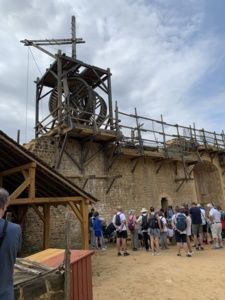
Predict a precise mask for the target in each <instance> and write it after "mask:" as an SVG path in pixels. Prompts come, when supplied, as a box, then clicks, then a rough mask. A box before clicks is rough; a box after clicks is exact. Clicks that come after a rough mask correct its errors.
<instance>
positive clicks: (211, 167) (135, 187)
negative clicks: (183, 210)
mask: <svg viewBox="0 0 225 300" xmlns="http://www.w3.org/2000/svg"><path fill="white" fill-rule="evenodd" d="M56 147H57V143H56V140H55V138H53V137H41V138H39V139H36V140H33V141H31V142H30V143H29V144H27V145H26V148H27V149H28V150H30V151H31V152H33V153H34V154H36V155H37V156H38V157H39V158H40V159H42V160H43V161H45V162H46V163H47V164H49V165H50V166H51V167H54V165H55V153H56ZM100 147H101V144H98V143H94V142H93V143H91V144H89V152H88V157H91V156H92V155H93V154H94V153H97V154H96V156H95V157H94V158H93V159H92V160H90V162H89V163H87V164H86V165H85V167H84V170H83V172H82V171H81V170H80V169H79V168H78V166H77V165H76V164H75V163H73V162H72V160H71V159H70V158H69V156H68V155H66V154H65V153H64V154H63V157H62V160H61V163H60V168H59V172H60V173H62V174H63V175H64V176H65V177H67V178H68V179H70V180H71V181H72V182H74V183H76V184H77V185H79V186H80V187H81V188H82V187H83V186H84V183H85V180H86V179H85V178H87V176H90V175H94V176H95V177H100V178H99V179H98V178H89V179H88V180H87V181H86V184H85V190H86V191H87V192H90V193H91V194H93V195H94V196H95V197H96V198H98V199H99V200H100V201H99V202H98V203H97V204H96V206H95V209H96V210H98V211H99V213H100V215H101V216H102V217H103V218H104V219H105V220H106V222H107V223H109V222H110V221H111V219H112V215H113V211H114V208H115V207H116V206H118V205H121V206H122V207H123V209H124V211H125V213H127V212H128V210H129V209H130V208H133V209H135V210H136V212H137V213H139V212H140V209H141V208H142V207H146V208H147V209H149V207H150V206H154V207H155V208H156V209H159V208H160V207H161V199H162V198H166V199H167V201H168V205H173V206H175V205H177V204H181V203H191V202H192V201H193V200H194V201H198V202H203V203H207V202H209V201H214V202H215V203H217V204H220V205H221V206H224V179H223V171H222V169H221V167H220V165H219V161H218V159H217V157H215V158H214V159H213V160H212V159H211V158H210V157H209V156H208V155H207V153H206V154H204V155H203V156H202V159H201V160H202V161H201V162H199V163H198V164H196V165H195V166H194V169H193V172H192V174H191V176H192V180H188V181H185V182H184V184H183V185H182V186H181V188H180V189H179V191H176V189H177V187H178V186H179V184H180V181H176V179H179V178H184V175H185V174H184V172H185V171H184V168H183V164H182V162H174V161H172V160H165V161H164V163H163V164H162V166H161V168H160V170H159V171H158V172H156V170H157V169H158V166H159V163H158V162H156V161H154V160H153V159H151V158H150V157H145V158H143V157H141V158H138V163H137V166H136V168H135V171H134V172H132V171H131V170H132V165H133V161H132V160H131V157H128V156H125V155H120V156H118V158H117V159H115V161H114V162H113V164H112V166H111V168H110V169H109V170H108V171H106V169H107V168H106V165H107V161H108V157H107V154H106V152H105V151H103V150H102V151H99V152H97V151H98V150H99V149H100ZM66 151H67V152H68V153H69V154H70V156H71V157H73V158H74V159H75V160H77V161H80V158H81V144H80V143H79V141H78V140H76V139H69V141H68V142H67V146H66ZM110 176H118V178H116V179H115V180H114V183H113V185H112V186H111V189H110V190H109V186H110V184H111V182H112V178H113V177H110ZM119 176H121V177H119ZM107 191H108V193H107ZM66 209H67V208H66V207H62V206H59V207H53V208H52V209H51V222H52V223H51V245H50V246H52V247H62V246H63V243H64V215H65V211H66ZM71 224H72V246H73V247H79V245H80V241H81V238H80V227H79V222H78V221H77V220H76V219H75V217H74V215H73V214H71ZM41 232H42V224H41V221H40V220H39V219H38V217H37V215H35V213H34V212H33V211H32V209H30V210H29V212H28V214H27V218H26V225H25V229H24V246H25V247H27V246H28V245H29V248H30V249H32V250H38V249H40V248H41V239H42V234H41Z"/></svg>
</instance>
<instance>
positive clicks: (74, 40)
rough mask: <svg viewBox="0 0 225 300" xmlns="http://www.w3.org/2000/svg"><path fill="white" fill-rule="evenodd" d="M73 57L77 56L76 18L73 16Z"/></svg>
mask: <svg viewBox="0 0 225 300" xmlns="http://www.w3.org/2000/svg"><path fill="white" fill-rule="evenodd" d="M72 58H74V59H76V58H77V53H76V18H75V16H72Z"/></svg>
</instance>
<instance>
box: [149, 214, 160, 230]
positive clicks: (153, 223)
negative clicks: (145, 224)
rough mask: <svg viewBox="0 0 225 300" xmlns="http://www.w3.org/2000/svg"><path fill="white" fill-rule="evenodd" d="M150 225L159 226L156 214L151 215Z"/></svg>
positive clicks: (153, 227) (152, 226) (154, 227)
mask: <svg viewBox="0 0 225 300" xmlns="http://www.w3.org/2000/svg"><path fill="white" fill-rule="evenodd" d="M149 227H150V228H151V229H156V228H159V223H158V220H157V218H156V216H155V215H151V216H150V218H149Z"/></svg>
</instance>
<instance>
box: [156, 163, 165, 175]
mask: <svg viewBox="0 0 225 300" xmlns="http://www.w3.org/2000/svg"><path fill="white" fill-rule="evenodd" d="M163 163H164V161H163V160H161V161H160V162H159V165H158V167H157V169H156V171H155V172H156V174H158V173H159V171H160V169H161V168H162V166H163Z"/></svg>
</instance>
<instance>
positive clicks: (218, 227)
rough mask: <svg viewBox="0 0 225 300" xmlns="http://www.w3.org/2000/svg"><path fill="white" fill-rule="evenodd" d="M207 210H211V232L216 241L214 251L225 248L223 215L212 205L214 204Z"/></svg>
mask: <svg viewBox="0 0 225 300" xmlns="http://www.w3.org/2000/svg"><path fill="white" fill-rule="evenodd" d="M207 208H208V209H209V219H210V221H211V222H212V223H211V232H212V237H213V241H214V245H213V249H220V248H223V242H222V223H221V213H220V211H219V210H218V209H217V208H215V207H214V206H213V205H212V203H208V204H207Z"/></svg>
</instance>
